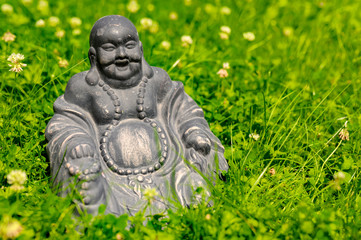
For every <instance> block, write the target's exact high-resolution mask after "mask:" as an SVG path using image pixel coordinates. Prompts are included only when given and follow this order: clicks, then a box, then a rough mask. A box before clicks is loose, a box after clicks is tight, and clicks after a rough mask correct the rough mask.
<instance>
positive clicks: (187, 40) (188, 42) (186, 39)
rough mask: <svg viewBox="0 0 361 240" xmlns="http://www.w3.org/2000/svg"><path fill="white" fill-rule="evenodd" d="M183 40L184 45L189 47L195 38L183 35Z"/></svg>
mask: <svg viewBox="0 0 361 240" xmlns="http://www.w3.org/2000/svg"><path fill="white" fill-rule="evenodd" d="M181 41H182V46H183V47H189V46H190V45H192V44H193V39H192V37H191V36H189V35H183V36H182V37H181Z"/></svg>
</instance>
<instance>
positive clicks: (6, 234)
mask: <svg viewBox="0 0 361 240" xmlns="http://www.w3.org/2000/svg"><path fill="white" fill-rule="evenodd" d="M22 231H23V226H22V225H21V223H20V222H19V221H18V220H16V219H12V218H10V217H5V219H4V220H3V223H2V224H1V225H0V237H2V238H3V239H15V238H17V237H19V236H20V234H21V233H22Z"/></svg>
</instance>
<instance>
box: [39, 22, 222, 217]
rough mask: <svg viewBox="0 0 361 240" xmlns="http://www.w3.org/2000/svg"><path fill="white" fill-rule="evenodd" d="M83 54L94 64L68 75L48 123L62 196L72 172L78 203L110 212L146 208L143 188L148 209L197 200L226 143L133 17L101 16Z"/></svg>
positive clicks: (52, 161)
mask: <svg viewBox="0 0 361 240" xmlns="http://www.w3.org/2000/svg"><path fill="white" fill-rule="evenodd" d="M88 56H89V60H90V63H91V68H90V70H89V71H85V72H81V73H78V74H75V75H74V76H73V77H71V79H70V80H69V82H68V84H67V87H66V90H65V93H64V95H62V96H60V97H59V98H58V99H57V100H56V101H55V103H54V112H55V113H54V116H53V117H52V119H51V120H50V122H49V123H48V125H47V128H46V133H45V135H46V138H47V140H48V145H47V151H48V156H49V158H50V167H51V175H52V178H53V180H54V184H55V185H57V186H61V187H60V189H61V191H60V195H62V196H65V195H66V194H68V193H69V188H68V187H67V186H68V185H69V182H70V181H71V179H73V180H74V178H77V179H78V180H80V181H79V184H78V185H79V192H80V194H81V196H82V197H83V198H82V201H77V204H78V205H79V207H80V209H82V210H86V211H87V212H88V213H91V214H97V211H98V207H99V206H100V205H101V204H105V205H106V213H112V214H115V215H121V214H124V213H127V214H130V215H134V214H135V213H136V212H137V211H139V210H142V209H144V208H145V206H147V203H148V202H147V200H146V199H145V198H144V196H143V194H144V190H145V189H155V190H156V192H157V196H156V198H155V200H154V201H152V204H151V206H150V208H151V211H152V213H154V212H161V211H164V210H166V209H168V208H170V207H172V205H173V203H174V202H177V203H180V204H181V205H183V206H189V205H191V204H193V203H196V201H199V196H198V198H197V196H196V194H194V191H195V190H196V189H197V188H198V187H202V188H204V189H205V193H206V194H205V195H206V196H209V195H210V193H209V190H207V189H208V188H207V182H209V181H210V182H213V181H214V180H215V177H217V175H219V174H220V173H221V172H224V171H227V170H228V164H227V162H226V160H225V158H224V156H223V153H224V148H223V146H222V144H221V142H220V141H219V140H218V138H217V137H215V136H214V135H213V133H212V132H211V130H210V129H209V126H208V123H207V122H206V120H205V119H204V114H203V111H202V109H201V108H200V107H198V106H197V104H196V103H195V102H194V101H193V100H192V99H191V98H190V97H189V96H188V95H187V94H186V93H185V91H184V88H183V84H182V83H180V82H176V81H171V79H170V78H169V76H168V74H167V73H166V72H165V71H164V70H162V69H160V68H157V67H151V66H150V65H149V64H148V63H147V62H146V61H145V59H144V56H143V47H142V43H141V42H140V41H139V37H138V32H137V30H136V28H135V26H134V25H133V23H132V22H130V21H129V20H128V19H127V18H125V17H123V16H118V15H111V16H106V17H103V18H101V19H99V20H98V21H97V22H96V23H95V24H94V26H93V28H92V30H91V33H90V49H89V54H88ZM202 175H203V176H202ZM73 176H74V177H73ZM204 176H206V178H207V179H208V180H209V181H206V180H205V178H204Z"/></svg>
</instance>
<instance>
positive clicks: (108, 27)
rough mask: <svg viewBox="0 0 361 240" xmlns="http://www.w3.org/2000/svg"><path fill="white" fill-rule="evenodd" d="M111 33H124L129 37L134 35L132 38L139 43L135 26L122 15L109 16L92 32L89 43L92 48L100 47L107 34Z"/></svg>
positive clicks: (97, 22)
mask: <svg viewBox="0 0 361 240" xmlns="http://www.w3.org/2000/svg"><path fill="white" fill-rule="evenodd" d="M109 31H111V32H119V33H121V32H123V33H124V34H127V35H132V36H131V37H133V38H135V40H137V41H139V37H138V32H137V29H136V28H135V26H134V24H133V23H132V22H131V21H129V19H128V18H126V17H123V16H120V15H109V16H105V17H102V18H101V19H99V20H98V21H96V23H95V24H94V26H93V28H92V30H91V32H90V38H89V43H90V46H91V47H96V46H99V44H100V43H101V42H103V41H100V40H104V38H106V37H107V36H106V34H107V33H109ZM129 37H130V36H129Z"/></svg>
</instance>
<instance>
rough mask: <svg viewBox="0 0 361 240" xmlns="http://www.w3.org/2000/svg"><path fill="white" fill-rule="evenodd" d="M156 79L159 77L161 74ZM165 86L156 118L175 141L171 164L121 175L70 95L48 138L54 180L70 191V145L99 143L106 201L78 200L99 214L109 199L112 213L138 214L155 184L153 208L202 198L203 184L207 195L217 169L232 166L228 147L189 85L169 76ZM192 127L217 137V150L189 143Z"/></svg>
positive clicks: (59, 105)
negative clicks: (199, 189)
mask: <svg viewBox="0 0 361 240" xmlns="http://www.w3.org/2000/svg"><path fill="white" fill-rule="evenodd" d="M153 78H157V75H155V76H154V77H153ZM153 81H154V80H153ZM149 84H151V81H150V83H149ZM162 86H167V87H164V89H160V90H159V92H162V91H163V92H162V94H160V93H157V94H158V95H159V96H158V99H157V115H156V116H155V117H154V119H155V120H156V121H157V122H158V123H159V124H160V125H161V126H162V127H163V129H164V131H165V133H166V135H167V137H168V139H169V142H170V143H169V147H170V149H169V153H168V157H167V161H166V162H165V164H164V165H163V166H162V167H161V168H160V169H159V170H157V171H154V172H152V173H148V174H145V175H144V179H145V180H144V181H142V182H139V181H137V176H135V175H130V176H121V175H118V174H116V173H114V172H112V171H111V170H110V169H109V168H108V166H107V165H106V164H105V162H104V160H103V158H102V156H101V155H100V150H99V148H100V138H101V134H102V133H101V130H100V128H99V127H98V125H97V123H96V121H95V120H94V117H93V116H92V114H91V113H90V112H89V111H87V110H85V109H84V108H82V107H80V106H78V105H77V104H74V103H70V102H68V101H66V99H65V98H64V95H62V96H60V97H59V98H58V99H57V100H56V102H55V103H54V112H55V114H54V116H53V118H52V119H51V120H50V122H49V124H48V126H47V129H46V138H47V139H48V141H49V143H48V145H47V151H48V155H49V158H50V167H51V175H52V178H53V180H54V184H55V185H58V186H61V189H62V190H61V191H60V195H63V196H64V195H66V194H67V193H68V190H66V189H67V186H68V183H69V181H71V180H74V178H71V176H70V174H69V172H68V170H67V169H66V168H65V166H64V161H63V159H64V156H65V155H66V154H65V153H66V151H67V149H69V148H71V147H74V144H76V143H77V142H81V143H87V144H89V145H90V146H92V147H94V149H95V152H96V157H95V158H96V160H97V161H100V163H101V168H102V170H101V172H102V175H101V178H102V179H103V180H104V181H103V182H104V184H105V187H104V189H105V192H104V195H105V199H106V200H105V202H104V201H103V200H102V201H99V203H96V204H93V205H91V206H90V205H84V204H83V203H80V202H78V203H77V204H79V205H81V207H82V208H86V209H88V210H90V212H91V211H93V212H94V213H96V209H97V208H98V207H99V205H100V204H105V205H107V208H106V212H107V213H113V214H115V215H120V214H123V213H128V214H131V215H133V214H135V213H136V212H137V211H139V210H142V209H143V208H144V207H145V206H146V204H147V200H146V199H145V198H144V196H143V192H144V189H146V188H155V189H156V190H157V193H158V197H157V198H156V200H155V201H153V203H152V205H151V209H152V210H151V211H152V213H154V212H160V211H163V210H165V209H167V208H169V207H172V206H173V205H174V203H175V202H178V203H180V204H181V205H183V206H187V205H190V204H192V203H194V202H195V201H197V196H196V194H194V191H195V190H196V189H197V187H204V188H206V189H205V192H206V195H209V192H208V191H209V190H208V189H207V184H208V183H209V182H213V181H214V179H215V177H216V175H217V174H220V173H221V172H222V171H227V170H228V165H227V162H226V160H225V158H224V156H223V153H224V148H223V146H222V144H221V143H220V141H219V140H218V138H217V137H216V136H214V134H213V133H212V132H211V130H210V129H209V126H208V123H207V121H206V120H205V119H204V114H203V111H202V109H201V108H200V107H199V106H198V105H197V104H196V103H195V102H194V101H193V100H192V99H191V98H190V97H189V96H188V95H187V94H186V93H185V91H184V88H183V84H182V83H180V82H176V81H170V79H169V80H168V81H167V84H164V85H162ZM160 103H161V104H160ZM134 121H140V120H139V119H134ZM192 129H196V131H199V132H201V133H203V134H204V135H206V136H208V138H209V139H210V140H211V151H210V153H209V154H208V155H206V156H204V155H202V154H201V153H199V152H197V151H196V150H195V149H193V148H192V147H189V146H187V144H186V143H185V140H184V134H185V133H186V132H187V131H190V130H192ZM204 178H206V179H207V180H205V179H204ZM74 181H75V180H74ZM207 182H208V183H207Z"/></svg>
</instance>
